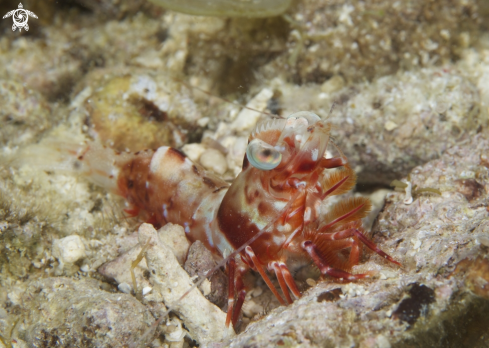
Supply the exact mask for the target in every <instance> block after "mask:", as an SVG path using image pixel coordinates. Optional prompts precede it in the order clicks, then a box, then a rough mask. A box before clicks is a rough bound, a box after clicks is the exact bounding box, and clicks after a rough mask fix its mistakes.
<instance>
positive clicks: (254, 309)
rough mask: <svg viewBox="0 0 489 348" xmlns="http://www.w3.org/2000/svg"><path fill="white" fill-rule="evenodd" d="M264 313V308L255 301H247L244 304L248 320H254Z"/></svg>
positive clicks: (244, 311)
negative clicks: (257, 315)
mask: <svg viewBox="0 0 489 348" xmlns="http://www.w3.org/2000/svg"><path fill="white" fill-rule="evenodd" d="M260 313H263V306H261V305H259V304H258V303H256V302H255V301H253V300H248V301H245V303H244V304H243V314H244V315H245V316H247V317H248V318H253V317H254V316H255V315H256V314H260Z"/></svg>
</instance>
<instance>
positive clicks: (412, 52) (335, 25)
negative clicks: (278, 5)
mask: <svg viewBox="0 0 489 348" xmlns="http://www.w3.org/2000/svg"><path fill="white" fill-rule="evenodd" d="M289 13H290V17H289V22H290V25H291V27H292V29H294V30H292V31H291V32H290V34H289V38H288V47H289V50H288V52H287V54H285V55H282V56H281V57H280V58H279V59H277V60H275V61H274V62H273V63H272V64H271V65H270V66H268V67H267V68H265V69H264V70H263V71H265V72H266V71H267V69H269V68H270V69H271V71H270V72H271V74H270V75H268V74H266V73H265V74H266V76H268V77H269V78H272V77H274V76H276V75H277V73H278V74H282V76H288V77H289V78H290V77H294V78H295V79H297V80H299V81H301V82H316V83H317V82H320V83H322V82H324V81H325V80H326V79H328V78H329V77H331V76H334V75H341V76H343V77H345V78H346V80H347V81H362V80H363V79H372V78H375V77H380V76H383V75H388V74H392V73H395V72H396V71H397V70H398V69H399V68H403V69H412V68H416V67H422V66H427V65H431V64H432V63H437V64H440V63H446V62H448V61H450V60H451V59H453V58H457V57H459V56H460V53H461V50H462V49H464V48H466V47H468V46H469V45H471V44H472V43H473V42H475V41H476V39H477V36H478V25H479V22H480V18H479V13H478V2H477V1H476V0H471V1H465V0H455V1H452V0H436V1H430V2H426V1H423V0H415V1H409V2H403V1H395V2H392V1H375V0H368V1H359V2H357V1H348V0H334V1H331V0H320V1H318V0H306V1H300V2H298V3H297V6H296V7H294V8H293V9H291V10H290V11H289ZM287 67H291V68H292V69H290V68H289V69H287Z"/></svg>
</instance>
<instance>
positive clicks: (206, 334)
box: [139, 224, 234, 345]
mask: <svg viewBox="0 0 489 348" xmlns="http://www.w3.org/2000/svg"><path fill="white" fill-rule="evenodd" d="M148 240H149V241H150V247H149V248H148V250H147V251H146V254H145V255H146V261H147V262H148V268H149V271H150V282H151V284H152V287H153V294H155V293H157V294H159V296H160V297H161V298H162V300H163V301H164V302H165V304H166V305H167V306H168V307H169V309H171V311H172V312H174V313H176V314H177V315H178V316H179V317H180V319H181V320H182V321H183V323H184V325H185V327H186V328H187V329H188V331H189V334H190V336H191V337H192V339H194V340H196V341H197V342H198V343H199V344H202V345H205V344H208V343H210V342H215V341H219V340H221V339H223V338H225V337H233V336H234V332H233V330H232V328H226V327H225V326H224V323H225V320H226V314H225V313H223V312H222V311H221V310H220V309H219V308H217V307H216V306H214V305H213V304H212V303H210V302H209V301H208V300H207V299H206V298H205V297H204V296H203V295H202V294H201V293H200V291H198V290H197V289H195V290H193V291H191V292H190V293H188V294H187V296H186V297H184V298H183V299H180V298H181V296H182V295H183V294H184V293H185V292H186V291H188V290H189V289H190V288H191V287H192V286H193V283H192V281H191V280H190V277H189V275H188V274H187V272H185V271H184V270H183V268H182V267H181V266H180V265H179V264H178V261H177V259H176V258H175V256H174V255H173V253H172V252H171V250H170V249H169V248H168V247H167V246H166V245H165V244H163V243H162V242H160V241H159V239H158V237H157V234H156V230H155V229H154V227H153V226H152V225H149V224H142V225H141V227H139V243H140V244H141V245H145V244H146V243H147V242H148Z"/></svg>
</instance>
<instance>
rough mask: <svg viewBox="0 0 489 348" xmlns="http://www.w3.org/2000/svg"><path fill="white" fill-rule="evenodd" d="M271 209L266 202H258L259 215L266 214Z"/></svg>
mask: <svg viewBox="0 0 489 348" xmlns="http://www.w3.org/2000/svg"><path fill="white" fill-rule="evenodd" d="M271 210H272V209H270V207H269V206H268V204H267V203H265V202H260V203H258V212H259V213H260V215H263V216H266V215H267V214H270V212H271Z"/></svg>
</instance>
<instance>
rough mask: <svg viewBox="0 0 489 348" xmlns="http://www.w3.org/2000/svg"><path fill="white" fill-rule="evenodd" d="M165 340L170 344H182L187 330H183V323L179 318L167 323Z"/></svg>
mask: <svg viewBox="0 0 489 348" xmlns="http://www.w3.org/2000/svg"><path fill="white" fill-rule="evenodd" d="M165 332H166V333H165V339H166V340H167V341H168V342H181V341H183V338H184V337H185V335H186V334H188V332H187V330H185V329H183V328H182V322H181V321H180V320H179V319H178V318H172V319H170V320H168V321H167V322H166V328H165Z"/></svg>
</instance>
